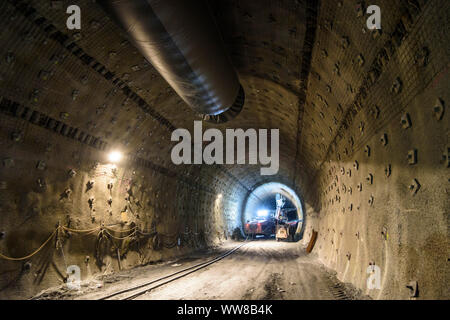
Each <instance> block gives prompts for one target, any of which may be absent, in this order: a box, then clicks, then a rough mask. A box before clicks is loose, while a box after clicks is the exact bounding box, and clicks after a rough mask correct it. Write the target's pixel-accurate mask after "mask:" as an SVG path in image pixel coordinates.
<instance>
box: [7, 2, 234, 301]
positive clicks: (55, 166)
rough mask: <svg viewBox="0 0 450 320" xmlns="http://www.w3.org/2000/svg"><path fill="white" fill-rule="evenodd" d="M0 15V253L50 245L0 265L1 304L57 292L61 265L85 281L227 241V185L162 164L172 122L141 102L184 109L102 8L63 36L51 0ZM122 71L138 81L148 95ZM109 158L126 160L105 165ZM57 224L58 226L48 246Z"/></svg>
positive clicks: (198, 170)
mask: <svg viewBox="0 0 450 320" xmlns="http://www.w3.org/2000/svg"><path fill="white" fill-rule="evenodd" d="M89 3H90V2H89ZM83 5H84V6H85V7H87V5H88V2H87V1H86V2H83ZM0 12H1V13H0V15H1V21H0V24H1V28H0V30H1V31H0V32H1V35H2V40H1V42H2V45H1V46H0V57H1V60H0V82H1V86H0V123H1V126H0V145H1V148H0V150H1V151H0V161H1V163H0V200H1V201H0V213H1V214H0V232H2V234H1V237H0V253H2V254H3V255H5V256H7V257H12V258H21V257H27V256H28V255H29V254H30V253H33V252H34V251H35V250H36V249H38V248H39V247H40V246H41V244H43V243H45V241H46V239H50V240H49V242H47V243H46V245H45V246H44V247H43V248H42V250H40V251H38V252H37V253H36V254H35V255H32V256H30V257H29V258H26V259H23V260H20V261H10V260H6V259H0V274H2V277H1V279H0V298H8V299H11V298H29V297H30V296H31V295H33V294H36V293H37V292H39V291H40V290H43V289H46V288H48V287H50V286H55V285H59V284H62V283H63V281H64V278H65V277H66V276H67V274H66V268H67V266H69V265H77V266H79V267H80V269H81V278H82V280H88V279H90V278H91V277H92V276H93V275H96V276H97V275H101V274H105V273H111V272H116V271H118V270H119V269H127V268H131V267H133V266H138V265H145V264H152V263H156V262H158V261H161V260H167V259H169V258H173V257H176V256H181V255H183V254H187V253H189V252H192V251H194V250H197V249H200V248H205V247H207V246H213V245H215V244H219V243H220V242H221V241H223V240H225V239H226V238H228V237H229V236H230V235H231V233H232V229H233V228H232V225H231V224H230V221H234V220H233V219H235V216H236V212H235V210H237V209H236V208H237V206H238V204H237V202H236V200H235V199H238V200H239V198H238V197H237V196H236V195H237V194H239V193H240V191H241V189H240V188H239V187H236V188H235V187H234V185H235V184H236V181H235V178H233V176H232V175H230V174H229V173H227V170H226V169H220V170H219V169H218V168H217V167H214V166H205V167H202V166H175V165H173V164H172V163H171V160H170V157H166V156H163V155H170V149H171V147H172V146H173V144H172V143H171V142H170V141H169V140H170V133H171V132H172V130H173V129H174V128H175V126H174V125H173V123H171V122H170V121H169V120H168V119H167V118H166V117H165V116H164V115H163V114H161V113H160V112H158V111H156V110H155V109H154V107H153V106H151V105H150V104H149V103H148V102H147V101H149V100H151V101H152V102H153V103H155V95H156V94H157V93H158V92H164V94H165V95H166V96H165V99H164V102H165V103H167V104H168V105H172V106H173V108H176V109H177V110H178V112H177V113H176V114H178V113H179V110H180V108H183V107H182V106H179V104H178V101H179V100H178V98H176V96H175V95H174V94H173V92H171V91H170V89H169V88H166V87H164V86H162V85H161V82H159V81H157V79H158V78H157V77H158V76H157V75H156V72H155V71H154V70H153V69H152V68H151V67H150V65H149V64H148V62H146V61H145V60H143V59H142V57H140V56H139V55H137V54H136V53H135V49H134V48H133V47H132V46H130V44H129V43H127V42H126V41H123V39H122V40H121V38H120V37H117V36H116V35H117V34H118V31H117V29H115V27H114V26H113V25H112V24H110V23H109V22H107V21H106V20H105V21H103V20H102V15H104V13H102V11H101V9H100V8H97V9H95V10H91V11H88V10H85V11H84V13H85V15H84V19H85V20H84V21H86V22H89V24H88V23H86V24H87V25H88V26H86V28H84V29H83V33H82V34H80V33H77V32H76V31H73V32H69V31H67V30H66V29H65V20H66V15H64V14H61V13H60V11H58V10H55V9H54V8H52V7H51V6H50V3H43V2H42V1H4V2H2V3H1V4H0ZM100 23H104V24H105V25H104V28H103V29H102V32H104V36H102V35H99V34H96V32H98V31H99V24H100ZM108 23H109V24H108ZM111 29H112V30H111ZM89 36H95V37H98V39H102V41H105V44H108V45H109V46H110V47H111V48H116V50H117V51H110V52H109V53H108V51H105V46H104V45H101V44H99V42H96V41H91V39H90V38H89ZM108 37H110V38H109V39H107V38H108ZM121 41H122V42H121ZM118 48H120V50H119V49H118ZM119 51H120V52H119ZM105 52H106V54H105ZM30 53H32V54H30ZM121 61H126V63H123V64H122V63H121ZM130 73H134V74H133V76H134V77H139V75H138V74H139V73H145V74H146V75H147V76H148V77H145V81H147V82H148V83H147V84H145V86H146V87H148V88H152V90H151V91H144V90H143V89H142V88H140V87H139V86H137V85H136V84H133V81H131V80H130ZM149 75H151V76H149ZM150 83H151V85H150ZM149 92H151V94H152V95H153V96H152V97H151V98H149V95H150V93H149ZM158 97H159V96H158ZM158 97H157V98H156V99H158ZM153 103H152V104H153ZM177 117H181V118H183V117H184V116H183V115H182V114H181V115H178V116H174V117H172V120H175V121H176V120H177ZM149 146H150V147H149ZM113 150H119V151H121V152H122V153H123V155H124V158H123V159H122V161H121V162H120V163H118V164H117V165H116V166H115V167H114V166H112V165H111V164H109V163H108V158H107V157H108V153H109V152H110V151H113ZM91 183H92V184H91ZM90 184H91V185H90ZM109 184H111V186H112V188H108V185H109ZM219 194H222V197H223V198H222V199H221V200H220V201H218V195H219ZM90 200H91V201H90ZM92 200H93V201H92ZM110 200H111V201H110ZM212 212H213V213H214V214H211V213H212ZM229 225H230V227H229ZM58 226H61V227H65V228H67V229H58V230H59V231H58V233H57V234H54V236H53V237H52V238H49V237H50V236H51V235H52V234H53V232H54V231H55V230H56V229H57V227H58ZM130 229H131V231H127V230H130ZM133 230H134V231H133ZM102 236H103V238H102ZM117 249H119V250H117ZM119 256H120V259H119V258H118V257H119ZM87 257H89V258H87Z"/></svg>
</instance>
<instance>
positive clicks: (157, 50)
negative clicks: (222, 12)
mask: <svg viewBox="0 0 450 320" xmlns="http://www.w3.org/2000/svg"><path fill="white" fill-rule="evenodd" d="M98 2H99V3H100V5H101V6H102V7H103V8H104V9H105V11H106V12H107V13H108V14H109V15H110V16H111V17H112V18H113V19H114V20H115V21H116V22H117V23H118V24H119V25H120V26H121V27H122V28H123V29H124V30H125V31H126V32H127V33H128V35H129V37H130V38H131V40H132V41H133V43H134V45H135V46H136V47H137V48H138V49H139V50H140V52H141V53H142V54H143V55H144V56H145V57H146V58H147V60H148V61H150V62H151V63H152V64H153V66H154V67H155V68H156V70H158V72H159V73H160V74H161V76H162V77H163V78H164V79H165V80H166V81H167V82H168V83H169V84H170V86H171V87H172V88H173V89H174V90H175V91H176V92H177V93H178V95H179V96H180V97H181V98H182V99H183V100H184V101H185V102H186V103H187V104H188V105H189V106H190V107H191V108H192V109H194V110H195V111H197V112H198V113H201V114H202V115H204V116H203V118H204V120H207V121H211V122H217V123H220V122H225V121H227V120H229V119H231V118H233V117H235V116H236V115H237V114H238V113H239V112H240V111H241V110H242V107H243V105H244V100H245V95H244V90H243V88H242V86H241V85H240V83H239V80H238V77H237V74H236V71H235V70H234V68H233V66H232V64H231V61H230V59H229V57H228V55H227V54H226V51H225V48H224V45H223V43H222V38H221V35H220V33H219V31H218V29H217V26H216V24H215V22H214V20H213V18H212V17H211V15H210V12H209V8H208V7H207V5H206V4H205V3H204V2H203V0H192V1H191V0H99V1H98Z"/></svg>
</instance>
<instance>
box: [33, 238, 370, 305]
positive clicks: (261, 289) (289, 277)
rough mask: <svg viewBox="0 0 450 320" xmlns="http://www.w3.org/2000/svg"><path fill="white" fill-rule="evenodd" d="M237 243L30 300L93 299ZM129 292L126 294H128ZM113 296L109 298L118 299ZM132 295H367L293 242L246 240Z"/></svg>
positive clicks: (170, 297) (305, 297) (330, 297)
mask: <svg viewBox="0 0 450 320" xmlns="http://www.w3.org/2000/svg"><path fill="white" fill-rule="evenodd" d="M241 244H242V243H241V242H233V241H229V242H226V243H225V244H223V245H222V246H220V247H217V248H215V249H210V250H208V251H203V252H198V253H196V254H195V255H190V256H189V257H185V258H181V259H179V260H176V261H168V262H164V263H160V264H157V265H148V266H143V267H138V268H133V269H130V270H123V271H121V272H118V273H114V274H111V275H104V276H102V277H100V278H99V277H97V278H96V279H94V278H92V279H91V280H89V281H84V282H83V284H82V287H81V289H80V290H79V291H74V290H68V289H67V286H65V285H63V286H60V287H57V288H51V289H48V290H45V291H44V292H41V293H40V294H39V295H37V296H35V297H34V299H38V300H40V299H64V300H66V299H69V300H98V299H102V298H104V297H107V296H110V295H111V294H115V293H117V292H120V291H123V290H126V289H128V288H131V287H136V286H140V285H142V284H145V283H148V282H149V281H152V280H154V279H160V278H162V277H166V276H168V275H170V274H173V273H176V272H178V271H180V270H183V269H185V268H189V267H191V266H194V265H197V264H199V263H202V262H205V261H208V260H211V259H212V258H215V257H217V256H218V255H220V254H222V253H223V252H228V250H230V249H233V248H235V247H237V246H239V245H241ZM130 294H132V292H131V293H128V296H130ZM125 296H127V294H125V295H118V296H115V297H111V298H110V299H112V300H116V299H123V298H124V297H125ZM133 299H134V300H167V299H168V300H195V299H211V300H215V299H221V300H260V299H268V300H269V299H270V300H292V299H294V300H311V299H314V300H337V299H338V300H346V299H349V300H358V299H370V298H369V297H367V296H364V295H362V294H361V292H360V291H358V290H356V289H354V287H352V286H351V285H349V284H344V283H342V282H340V281H339V280H338V279H337V278H336V276H335V274H334V272H333V271H331V270H328V269H326V268H325V267H324V266H323V265H322V264H321V263H320V261H319V260H318V259H316V258H315V257H313V256H310V255H307V254H306V253H305V251H304V249H302V248H299V246H298V243H290V242H276V241H275V240H255V241H250V242H248V243H246V244H244V245H243V246H242V247H240V248H239V249H238V250H236V251H235V252H233V253H232V254H230V255H229V256H227V257H225V258H224V259H222V260H220V261H218V262H216V263H214V264H211V265H209V266H207V267H206V268H204V269H201V270H198V271H196V272H193V273H192V274H189V275H187V276H185V277H182V278H180V279H177V280H176V281H173V282H170V283H168V284H165V285H162V286H160V287H157V288H155V289H152V290H150V291H148V292H146V293H144V294H140V295H139V296H138V297H134V298H133Z"/></svg>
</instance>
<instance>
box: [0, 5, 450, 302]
mask: <svg viewBox="0 0 450 320" xmlns="http://www.w3.org/2000/svg"><path fill="white" fill-rule="evenodd" d="M206 1H207V3H208V4H209V7H210V9H211V14H212V15H213V17H214V18H215V22H216V23H217V26H218V29H219V31H220V33H221V35H222V37H223V42H224V44H225V47H226V49H227V51H228V54H229V56H230V58H231V61H232V64H233V65H234V67H235V69H236V71H237V74H238V77H239V81H240V83H241V84H242V86H243V88H244V90H245V94H246V101H245V106H244V108H243V110H242V111H241V112H240V114H239V115H238V116H237V117H236V118H234V119H232V120H230V121H229V122H226V123H221V124H212V123H209V122H206V121H203V129H204V130H205V129H207V128H219V129H220V130H222V131H224V130H225V129H226V128H242V129H244V130H245V129H248V128H254V129H260V128H262V129H273V128H279V130H280V139H279V141H280V168H279V172H278V174H277V175H275V176H262V175H261V174H260V166H256V165H211V166H208V165H180V166H176V165H174V164H173V163H172V161H171V157H170V154H171V149H172V147H173V146H174V144H175V143H173V142H171V141H170V139H171V134H172V132H173V131H174V130H175V129H177V128H187V129H188V130H189V131H190V132H193V125H194V120H201V119H202V115H200V114H195V113H194V111H192V109H191V108H190V107H189V106H188V105H186V103H185V102H184V101H183V100H182V99H181V98H180V97H179V96H178V95H177V94H176V93H175V91H174V90H173V89H172V88H171V87H170V86H169V85H168V84H167V82H166V81H165V80H164V79H163V78H162V77H161V76H160V75H159V74H158V72H157V71H156V70H155V69H154V68H153V67H152V65H151V64H150V63H149V62H148V61H146V60H145V59H144V57H143V56H142V55H141V54H140V53H139V52H138V50H137V49H136V48H135V47H133V45H132V44H131V43H130V41H129V40H128V38H127V35H126V34H125V32H124V31H122V30H121V29H120V27H119V26H117V25H116V24H115V23H114V22H113V21H112V20H111V19H110V18H109V17H108V16H107V14H106V13H105V12H104V11H103V10H102V8H101V7H100V6H99V5H98V4H97V3H96V2H95V1H92V0H79V1H77V2H76V3H77V5H79V6H80V8H81V11H82V28H81V30H68V29H67V27H66V20H67V16H68V15H67V14H66V13H65V10H66V8H67V6H68V5H70V4H72V3H71V2H70V1H68V0H60V1H50V0H49V1H42V0H18V1H15V0H7V1H1V2H0V42H1V44H2V45H1V46H0V112H1V116H0V124H1V125H0V134H1V135H0V137H1V140H0V148H1V150H2V152H3V153H2V159H1V164H2V166H1V170H0V190H1V192H0V200H1V201H0V213H1V214H0V226H1V230H0V240H2V239H3V240H5V241H3V240H2V241H3V242H2V243H1V245H2V247H3V248H4V249H5V250H0V251H1V252H7V253H8V254H9V255H10V256H26V254H27V253H29V252H31V249H30V248H38V247H39V246H40V245H41V244H42V239H45V238H46V237H48V234H49V232H50V234H51V232H53V231H54V225H55V224H56V223H58V224H59V222H60V221H62V223H63V224H64V225H65V226H75V227H76V228H78V229H81V230H82V229H86V228H89V227H95V226H97V227H98V228H100V226H101V225H102V224H103V222H105V221H106V222H108V223H114V224H115V223H117V224H120V223H122V224H123V223H124V222H126V223H130V222H131V223H135V224H136V225H138V226H139V227H140V228H141V230H146V231H148V230H156V229H157V232H156V233H157V234H158V235H157V236H159V235H161V237H164V236H165V237H166V238H165V239H166V240H165V241H166V247H167V248H168V249H171V248H174V247H175V246H176V238H174V237H180V238H181V237H184V235H188V236H186V239H185V240H186V241H185V243H183V245H185V248H188V247H189V248H194V247H199V246H200V244H201V243H203V244H205V243H212V241H213V240H214V241H215V240H217V239H221V237H222V239H223V237H225V238H226V237H227V236H230V235H231V234H232V233H233V231H235V230H238V232H239V227H240V225H239V221H240V218H241V216H240V214H242V206H243V205H244V202H245V199H246V197H248V195H249V194H250V193H251V191H252V190H254V189H255V188H257V187H258V186H260V185H262V184H264V183H266V182H279V183H282V184H285V185H287V186H288V187H290V188H292V189H293V190H294V191H295V192H296V193H297V194H298V196H299V197H300V198H301V200H302V202H303V201H304V204H305V206H304V208H302V209H304V214H305V221H307V220H308V219H309V221H310V222H309V225H308V226H307V227H306V226H305V228H306V229H305V231H306V232H305V239H306V238H308V239H309V238H310V237H311V236H312V235H313V234H316V233H315V232H316V231H319V235H318V240H317V241H318V244H319V247H318V249H316V250H319V252H320V254H319V256H321V257H323V258H324V259H325V260H326V259H328V261H329V262H330V266H331V267H333V268H336V269H339V268H341V271H342V270H347V266H348V264H347V263H353V262H348V261H350V258H349V256H348V255H346V254H347V253H350V252H353V257H354V258H353V259H355V260H356V259H359V260H356V261H358V262H357V263H354V264H351V268H352V270H353V271H352V272H353V274H354V275H356V274H358V276H357V280H354V279H347V280H351V281H352V282H353V283H358V285H359V287H363V286H365V284H366V274H365V273H364V272H362V273H361V274H360V272H359V271H358V270H365V268H366V267H367V263H369V262H372V261H374V260H376V261H377V263H378V261H383V263H384V264H385V266H384V268H385V269H386V268H387V267H388V266H392V267H391V269H389V270H388V271H387V272H386V274H387V276H386V277H387V278H386V279H388V280H389V281H390V280H392V281H390V282H389V281H388V280H383V281H385V284H386V288H387V289H386V291H385V292H388V293H387V295H390V293H389V292H391V291H392V292H401V290H403V289H404V288H405V283H408V282H407V281H410V280H411V279H413V278H414V277H416V272H417V270H420V272H421V273H422V274H423V276H422V281H424V282H425V283H428V288H432V287H433V286H434V285H433V283H434V281H435V279H433V277H435V276H436V273H432V272H428V271H430V270H433V271H435V270H442V269H443V268H445V266H442V264H444V265H445V264H446V263H448V260H447V256H445V257H444V258H442V257H443V252H444V251H445V250H442V249H441V247H444V246H445V245H447V244H448V243H447V242H446V240H445V239H446V238H445V239H444V237H445V236H446V235H447V234H446V232H447V233H448V230H449V229H448V228H447V225H448V221H449V220H448V210H446V209H447V208H448V179H447V176H448V172H447V171H446V170H448V168H449V163H450V162H449V161H450V160H449V151H448V150H449V148H448V110H446V109H448V106H446V103H447V104H448V99H449V97H448V83H449V82H448V75H449V73H448V70H449V68H448V66H449V63H448V61H449V60H448V57H449V56H450V54H449V45H448V44H449V43H450V40H449V35H450V33H449V32H448V21H450V17H449V13H450V10H449V6H450V3H449V1H446V0H434V1H428V0H408V1H406V0H405V1H403V0H402V1H400V0H399V1H391V0H382V1H381V0H380V1H377V2H378V3H377V4H378V5H379V6H380V7H382V8H383V12H382V29H381V30H368V28H367V27H366V20H367V15H366V14H365V9H366V7H367V5H369V4H370V3H369V2H368V1H359V0H342V1H334V0H322V1H318V0H278V1H275V0H259V1H256V0H255V1H253V0H248V1H244V0H206ZM110 150H119V151H122V152H123V153H125V154H126V157H125V159H123V161H122V163H120V164H119V165H118V166H117V168H112V167H107V166H106V165H105V163H106V162H107V159H106V156H107V151H110ZM106 171H108V172H106ZM110 179H111V180H114V187H113V188H112V189H110V187H109V184H110ZM94 180H95V186H94V187H92V186H91V188H90V189H89V188H86V185H89V183H90V182H91V181H94ZM86 189H87V190H86ZM133 192H134V194H133ZM94 196H95V205H93V203H94ZM130 199H131V200H130ZM110 201H112V203H111V202H110ZM124 208H125V209H124ZM130 208H133V210H134V211H133V212H131V211H132V210H131V209H130ZM94 209H96V210H97V211H95V210H94ZM129 209H130V210H129ZM127 210H128V211H127ZM124 213H125V214H124ZM138 213H139V214H138ZM127 214H128V215H127ZM96 219H97V220H96ZM427 219H428V220H427ZM423 221H427V223H426V225H425V224H424V223H423ZM86 226H87V227H86ZM339 229H340V230H339ZM386 230H389V236H390V237H391V238H390V239H395V243H396V244H395V246H394V244H393V242H391V243H389V242H388V236H387V234H388V233H387V232H388V231H386ZM149 233H150V232H149ZM380 234H382V235H383V238H382V239H380ZM168 235H172V237H170V236H168ZM338 235H339V238H338ZM157 236H155V238H156V237H157ZM395 237H397V238H395ZM19 239H20V241H19ZM23 239H25V240H27V241H22V240H23ZM167 239H169V240H170V241H169V240H167ZM183 239H184V238H183ZM211 239H213V240H211ZM338 239H341V240H338ZM355 239H356V240H355ZM405 239H406V240H405ZM442 239H444V240H442ZM91 240H92V244H93V243H94V241H96V240H95V239H91ZM147 240H148V239H147ZM209 240H211V241H209ZM71 241H72V240H71ZM73 241H74V242H75V241H76V240H73ZM151 241H153V242H154V240H151ZM340 241H342V242H340ZM391 241H394V240H391ZM149 242H150V240H149ZM156 243H157V244H158V241H156ZM388 244H389V246H391V247H388ZM397 244H398V246H397ZM153 245H154V243H153ZM360 246H361V250H360ZM355 247H357V248H355ZM72 248H73V250H74V253H73V254H72V256H73V257H76V258H77V259H78V263H79V264H80V265H84V262H83V261H84V259H85V256H86V254H91V255H92V253H86V251H87V250H86V247H85V246H84V245H83V244H82V242H79V243H78V244H74V245H73V247H72ZM149 248H151V249H150V250H148V251H151V253H150V254H151V255H152V256H151V257H147V258H148V259H147V258H146V259H147V260H145V261H157V260H158V259H161V256H157V255H158V254H159V251H158V250H159V249H160V248H157V247H156V249H155V247H152V244H150V245H149ZM388 248H389V250H388ZM153 249H154V250H153ZM338 249H339V250H340V251H339V250H338ZM391 249H392V250H391ZM338 251H339V252H338ZM388 251H389V253H390V254H391V253H392V252H394V253H392V256H391V258H389V259H388V258H386V256H387V252H388ZM357 252H359V253H361V254H363V255H362V256H359V257H358V256H356V254H357ZM350 256H351V254H350ZM335 258H336V259H335ZM390 259H391V260H390ZM98 260H99V261H100V262H102V261H103V260H102V257H100V258H99V259H98ZM118 260H120V259H118ZM129 260H130V265H138V264H139V263H142V261H143V260H142V261H141V257H140V256H139V257H138V256H134V257H131V258H130V259H129ZM434 264H436V266H435V265H434ZM438 264H440V265H439V266H438ZM8 266H9V265H6V264H5V269H4V270H9V267H8ZM423 266H425V267H423ZM16 267H17V266H16ZM19 269H20V267H19ZM98 270H101V266H100V267H99V268H98ZM404 270H408V272H405V271H404ZM0 271H1V270H0ZM345 272H346V271H345ZM349 274H351V273H349ZM399 275H401V277H402V278H401V281H400V280H399V281H397V279H398V276H399ZM413 275H414V276H413ZM438 276H441V275H438ZM55 277H56V276H55ZM389 277H391V278H389ZM417 277H419V276H417ZM436 277H437V276H436ZM30 279H31V278H29V279H28V280H26V281H29V283H30V286H31V282H32V280H30ZM53 280H54V279H53ZM388 282H389V283H388ZM48 283H50V281H49V282H48ZM51 283H55V282H51ZM442 283H444V284H445V283H448V281H442ZM436 288H437V289H436V290H437V291H436V292H434V293H428V296H432V297H433V296H443V295H442V293H440V292H438V290H443V289H442V288H443V286H442V285H440V286H437V287H436ZM391 289H392V290H391ZM429 292H431V291H429ZM383 294H384V293H383ZM380 295H381V293H380ZM402 295H403V296H404V294H403V293H402Z"/></svg>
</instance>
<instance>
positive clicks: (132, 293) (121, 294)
mask: <svg viewBox="0 0 450 320" xmlns="http://www.w3.org/2000/svg"><path fill="white" fill-rule="evenodd" d="M247 243H248V242H247V241H245V242H244V243H242V244H240V245H238V246H237V247H235V248H233V249H231V250H229V251H227V252H225V253H224V254H222V255H220V256H218V257H216V258H214V259H212V260H209V261H206V262H202V263H199V264H196V265H194V266H192V267H189V268H185V269H183V270H180V271H177V272H174V273H172V274H169V275H167V276H164V277H161V278H158V279H154V280H151V281H149V282H146V283H144V284H141V285H138V286H134V287H131V288H127V289H124V290H120V291H117V292H114V293H112V294H110V295H107V296H104V297H101V298H99V299H98V300H110V299H112V298H116V299H115V300H133V299H135V298H137V297H139V296H142V295H144V294H146V293H147V292H150V291H152V290H154V289H156V288H159V287H162V286H164V285H166V284H168V283H170V282H173V281H176V280H178V279H181V278H184V277H186V276H188V275H190V274H192V273H194V272H197V271H199V270H201V269H203V268H206V267H208V266H210V265H212V264H213V263H216V262H218V261H220V260H222V259H224V258H226V257H228V256H229V255H231V254H233V253H234V252H235V251H237V250H239V248H241V247H242V246H244V245H246V244H247ZM127 294H129V295H127Z"/></svg>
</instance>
